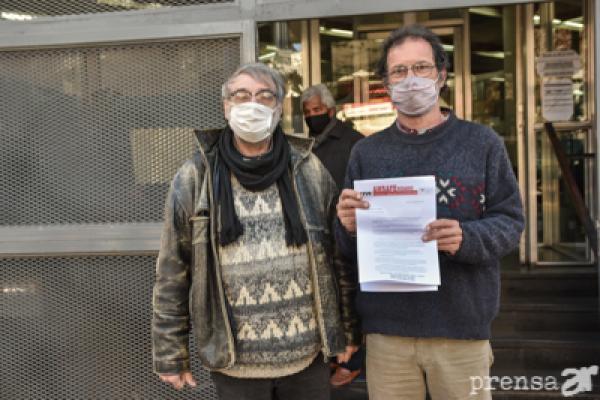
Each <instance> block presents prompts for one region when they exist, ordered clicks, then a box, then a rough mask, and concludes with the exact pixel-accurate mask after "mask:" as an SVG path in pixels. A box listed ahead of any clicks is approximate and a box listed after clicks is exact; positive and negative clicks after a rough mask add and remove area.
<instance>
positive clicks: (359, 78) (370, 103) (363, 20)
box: [313, 13, 465, 135]
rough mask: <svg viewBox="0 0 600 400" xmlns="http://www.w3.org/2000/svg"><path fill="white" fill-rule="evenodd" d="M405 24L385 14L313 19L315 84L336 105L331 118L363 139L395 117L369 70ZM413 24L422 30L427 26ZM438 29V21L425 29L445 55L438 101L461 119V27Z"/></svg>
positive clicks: (401, 17)
mask: <svg viewBox="0 0 600 400" xmlns="http://www.w3.org/2000/svg"><path fill="white" fill-rule="evenodd" d="M406 19H407V13H404V14H400V13H391V14H385V15H380V16H356V17H340V18H325V19H320V20H319V24H318V29H319V43H318V48H319V52H318V53H317V54H315V53H313V57H318V58H319V60H320V81H321V82H322V83H324V84H325V85H327V87H328V88H329V89H330V90H331V92H332V94H333V97H334V98H335V100H336V104H337V117H338V118H339V119H340V120H342V121H346V122H348V123H351V124H352V125H353V126H354V128H355V129H356V130H358V131H359V132H361V133H362V134H363V135H370V134H372V133H375V132H378V131H380V130H382V129H385V128H387V127H388V126H389V125H390V124H392V123H393V121H394V120H395V118H396V112H395V109H394V107H393V105H392V103H391V100H390V98H389V96H388V94H387V91H386V88H385V87H384V85H383V82H382V80H381V79H380V78H379V77H378V76H377V75H376V73H375V70H376V64H377V61H378V60H379V57H380V54H381V44H382V42H383V41H384V40H385V38H386V37H387V36H388V35H389V34H390V32H391V31H392V30H393V29H396V28H397V27H399V26H401V25H402V24H403V23H404V21H405V20H406ZM452 21H453V22H456V20H452ZM458 21H462V20H458ZM419 22H421V23H423V24H424V25H427V21H419ZM441 24H442V22H441V20H438V21H436V23H435V27H431V29H432V30H433V31H434V32H435V33H436V34H438V35H439V36H440V38H441V40H442V43H443V45H444V48H445V49H446V51H447V52H448V54H449V56H450V67H449V69H448V79H447V87H446V88H445V89H444V90H443V91H442V102H443V104H444V106H446V107H448V108H451V109H454V110H455V111H456V112H457V115H458V116H459V117H461V118H463V117H464V109H465V108H464V104H463V103H464V96H463V83H464V78H463V68H462V66H463V53H462V48H463V47H462V45H461V44H462V35H461V32H462V27H461V26H460V24H458V26H441ZM313 83H314V82H313Z"/></svg>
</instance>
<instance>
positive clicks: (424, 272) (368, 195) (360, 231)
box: [354, 176, 440, 292]
mask: <svg viewBox="0 0 600 400" xmlns="http://www.w3.org/2000/svg"><path fill="white" fill-rule="evenodd" d="M354 190H356V191H358V192H361V193H362V194H363V198H364V199H365V200H366V201H368V202H369V204H370V207H369V209H367V210H359V209H357V210H356V223H357V242H358V271H359V282H360V286H361V289H362V290H363V291H367V292H410V291H435V290H437V288H438V286H439V285H440V267H439V259H438V252H437V243H436V242H435V241H431V242H427V243H424V242H423V240H422V239H421V238H422V236H423V234H424V233H425V227H426V226H427V224H429V223H430V222H432V221H434V220H435V219H436V186H435V177H433V176H419V177H411V178H390V179H373V180H362V181H354Z"/></svg>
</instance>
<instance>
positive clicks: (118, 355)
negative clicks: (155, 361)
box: [0, 256, 216, 400]
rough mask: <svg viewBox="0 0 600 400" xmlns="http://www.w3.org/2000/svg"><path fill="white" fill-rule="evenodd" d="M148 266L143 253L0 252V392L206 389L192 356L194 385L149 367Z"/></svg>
mask: <svg viewBox="0 0 600 400" xmlns="http://www.w3.org/2000/svg"><path fill="white" fill-rule="evenodd" d="M154 265H155V257H152V256H129V257H128V256H120V257H78V258H44V259H40V258H36V259H5V260H1V261H0V338H1V340H0V355H1V360H0V399H2V400H20V399H23V400H33V399H44V400H50V399H52V400H54V399H56V400H68V399H73V400H83V399H90V400H92V399H93V400H95V399H106V400H118V399H128V400H131V399H134V400H141V399H144V400H147V399H205V400H210V399H214V398H216V395H215V392H214V388H213V387H212V384H211V383H210V380H209V378H208V374H207V373H206V372H205V371H203V370H202V369H201V368H200V367H199V365H198V364H197V363H196V362H195V360H194V363H193V372H194V376H195V377H196V378H198V379H197V380H198V383H199V386H198V388H196V389H194V390H190V389H186V390H185V391H182V392H176V391H175V390H173V389H170V388H167V386H166V385H165V384H162V383H161V382H160V381H159V380H158V378H157V377H156V376H155V375H154V374H153V373H152V363H151V361H152V360H151V339H150V320H151V316H152V304H151V293H152V285H153V281H154ZM191 351H195V350H194V349H191Z"/></svg>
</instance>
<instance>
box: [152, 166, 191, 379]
mask: <svg viewBox="0 0 600 400" xmlns="http://www.w3.org/2000/svg"><path fill="white" fill-rule="evenodd" d="M183 187H189V185H188V186H186V185H182V182H181V174H180V173H178V175H177V176H176V177H175V179H174V180H173V182H172V184H171V188H170V190H169V193H168V195H167V200H166V205H165V219H164V225H163V231H162V236H161V244H160V251H159V255H158V260H157V265H156V283H155V286H154V293H153V311H154V314H153V319H152V349H153V352H152V354H153V364H154V371H155V372H156V373H158V374H161V375H162V374H173V375H179V374H182V373H183V372H186V371H189V369H190V362H189V349H188V336H189V329H190V316H189V309H188V293H189V287H190V262H191V225H190V222H189V217H190V215H188V214H189V212H188V211H186V210H185V209H184V207H182V204H181V201H180V190H181V188H183Z"/></svg>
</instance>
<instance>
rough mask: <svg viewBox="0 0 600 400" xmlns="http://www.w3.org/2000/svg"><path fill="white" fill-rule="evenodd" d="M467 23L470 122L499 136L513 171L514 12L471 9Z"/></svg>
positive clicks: (515, 154)
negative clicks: (468, 37) (469, 49)
mask: <svg viewBox="0 0 600 400" xmlns="http://www.w3.org/2000/svg"><path fill="white" fill-rule="evenodd" d="M469 22H470V27H471V35H470V36H471V90H472V119H473V121H477V122H480V123H482V124H485V125H488V126H490V127H491V128H492V129H494V130H495V131H496V132H498V133H499V134H500V135H501V136H502V138H503V139H504V144H505V145H506V148H507V151H508V154H509V157H510V160H511V162H512V165H513V166H515V170H516V165H517V132H516V120H515V117H516V104H515V82H514V76H515V65H516V63H515V28H514V24H515V8H514V6H507V7H476V8H471V9H469ZM515 172H516V171H515Z"/></svg>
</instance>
